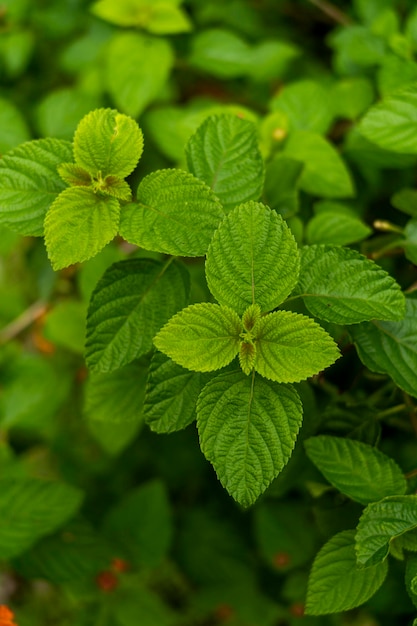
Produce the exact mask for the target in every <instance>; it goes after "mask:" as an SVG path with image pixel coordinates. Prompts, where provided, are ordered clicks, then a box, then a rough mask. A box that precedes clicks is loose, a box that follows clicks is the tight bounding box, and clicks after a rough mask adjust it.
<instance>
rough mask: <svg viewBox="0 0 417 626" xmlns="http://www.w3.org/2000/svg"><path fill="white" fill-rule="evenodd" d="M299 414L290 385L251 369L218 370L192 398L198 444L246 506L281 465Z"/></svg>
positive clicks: (290, 446)
mask: <svg viewBox="0 0 417 626" xmlns="http://www.w3.org/2000/svg"><path fill="white" fill-rule="evenodd" d="M301 420H302V404H301V401H300V398H299V397H298V394H297V392H296V391H295V389H294V388H293V387H291V386H287V385H280V384H278V383H275V382H272V381H268V380H265V379H263V378H261V377H259V376H257V375H256V374H255V373H254V372H253V374H252V375H251V376H246V375H245V374H244V373H243V372H228V373H226V374H219V376H217V377H216V378H213V379H212V380H211V381H210V382H208V383H207V385H206V386H205V387H204V389H203V391H202V392H201V394H200V396H199V398H198V403H197V425H198V432H199V436H200V446H201V450H202V451H203V453H204V455H205V456H206V457H207V459H208V460H209V461H210V462H211V463H212V464H213V467H214V469H215V470H216V473H217V476H218V478H219V480H220V482H221V483H222V485H223V487H224V488H225V489H227V491H228V492H229V494H230V495H231V496H232V497H233V498H234V499H235V500H237V502H239V504H241V505H242V506H243V507H248V506H251V505H252V504H253V503H254V502H255V501H256V500H257V498H258V497H259V496H260V495H261V494H262V493H263V492H264V491H265V489H266V488H267V487H268V486H269V485H270V483H271V481H272V480H273V479H274V478H276V476H278V474H279V473H280V471H281V470H282V469H283V467H284V466H285V464H286V463H287V461H288V459H289V458H290V456H291V453H292V450H293V448H294V444H295V439H296V437H297V433H298V431H299V428H300V425H301Z"/></svg>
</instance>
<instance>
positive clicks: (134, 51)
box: [105, 32, 174, 117]
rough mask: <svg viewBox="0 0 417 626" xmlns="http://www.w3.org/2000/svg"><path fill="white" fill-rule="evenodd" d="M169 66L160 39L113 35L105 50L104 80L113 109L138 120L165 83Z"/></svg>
mask: <svg viewBox="0 0 417 626" xmlns="http://www.w3.org/2000/svg"><path fill="white" fill-rule="evenodd" d="M173 63H174V54H173V52H172V49H171V46H170V44H169V42H168V41H166V40H165V39H163V38H157V37H148V36H146V35H140V34H139V33H133V32H129V33H120V34H117V35H115V36H114V38H113V39H112V40H111V42H110V44H109V46H108V48H107V54H106V68H105V81H106V85H107V89H108V91H109V92H110V95H111V97H112V99H113V101H114V102H115V104H116V106H117V107H118V108H119V109H120V110H121V111H124V112H125V113H127V114H128V115H131V116H132V117H138V116H139V115H140V114H141V113H142V111H143V110H144V109H145V108H146V107H147V106H148V104H150V103H151V102H153V100H155V98H156V97H157V96H158V94H159V93H160V91H161V90H162V88H163V86H164V85H165V84H166V81H167V79H168V77H169V74H170V72H171V68H172V65H173Z"/></svg>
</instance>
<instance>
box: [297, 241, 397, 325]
mask: <svg viewBox="0 0 417 626" xmlns="http://www.w3.org/2000/svg"><path fill="white" fill-rule="evenodd" d="M294 293H295V294H297V295H300V296H301V297H302V298H303V299H304V303H305V305H306V307H307V308H308V310H309V311H310V313H312V314H313V315H315V316H316V317H318V318H320V319H323V320H326V321H327V322H334V323H335V324H356V323H358V322H362V321H365V320H371V319H386V320H387V319H388V320H399V319H401V318H402V317H403V316H404V303H405V300H404V296H403V294H402V292H401V289H400V287H399V285H398V284H397V283H396V282H395V280H394V279H393V278H391V276H389V274H388V273H387V272H385V271H384V270H382V269H381V268H380V267H379V266H378V265H377V264H376V263H374V262H373V261H370V260H368V259H366V258H365V257H364V256H362V255H361V254H359V253H358V252H356V251H355V250H350V249H348V248H338V247H336V246H334V247H333V246H325V245H316V246H305V247H304V248H303V249H302V251H301V271H300V279H299V282H298V285H297V288H296V290H295V292H294Z"/></svg>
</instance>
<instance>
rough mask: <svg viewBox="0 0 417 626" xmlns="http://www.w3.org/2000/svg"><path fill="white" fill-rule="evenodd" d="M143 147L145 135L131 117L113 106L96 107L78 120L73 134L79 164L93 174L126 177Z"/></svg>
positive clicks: (75, 153)
mask: <svg viewBox="0 0 417 626" xmlns="http://www.w3.org/2000/svg"><path fill="white" fill-rule="evenodd" d="M142 150H143V135H142V131H141V130H140V128H139V126H138V125H137V123H136V122H135V120H133V119H132V118H130V117H128V116H127V115H123V114H122V113H119V112H118V111H115V110H113V109H96V110H95V111H91V113H88V115H86V116H85V117H83V119H82V120H81V122H80V123H79V124H78V127H77V130H76V131H75V135H74V157H75V160H76V162H77V165H79V166H80V167H82V168H83V169H84V170H86V171H87V172H89V173H90V174H92V175H93V176H94V175H96V174H98V173H99V172H100V174H101V176H102V177H103V178H105V177H106V176H108V175H111V176H118V177H119V178H126V176H128V175H129V174H130V173H131V172H133V170H134V169H135V167H136V165H137V162H138V161H139V159H140V157H141V155H142Z"/></svg>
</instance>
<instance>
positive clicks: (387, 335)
mask: <svg viewBox="0 0 417 626" xmlns="http://www.w3.org/2000/svg"><path fill="white" fill-rule="evenodd" d="M416 319H417V301H416V300H411V299H406V313H405V317H404V319H403V320H401V321H400V322H381V321H376V320H375V321H373V322H369V323H363V324H360V325H359V326H353V327H352V328H350V329H349V333H350V335H351V337H352V340H353V342H354V344H355V346H356V349H357V351H358V355H359V358H360V360H361V361H362V363H363V364H364V365H366V367H368V368H369V369H370V370H371V371H372V372H378V373H380V374H388V376H391V378H392V379H393V381H394V382H395V383H396V384H397V385H398V386H399V387H400V389H403V390H404V391H406V392H407V393H409V394H410V395H412V396H414V397H415V398H417V336H416V332H415V324H416Z"/></svg>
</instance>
